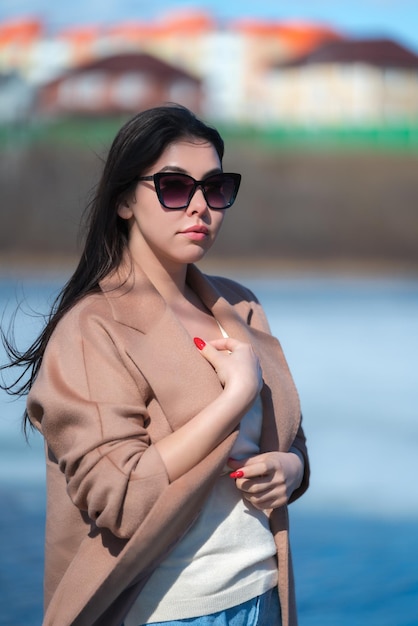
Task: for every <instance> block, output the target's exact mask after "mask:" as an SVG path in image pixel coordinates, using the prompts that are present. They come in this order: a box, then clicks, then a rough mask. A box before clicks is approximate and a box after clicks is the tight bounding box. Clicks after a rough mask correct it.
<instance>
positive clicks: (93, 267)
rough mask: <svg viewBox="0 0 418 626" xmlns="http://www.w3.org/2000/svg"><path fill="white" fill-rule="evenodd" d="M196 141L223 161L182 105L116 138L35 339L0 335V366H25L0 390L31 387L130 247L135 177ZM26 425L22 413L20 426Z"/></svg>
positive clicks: (213, 134) (138, 119) (162, 109)
mask: <svg viewBox="0 0 418 626" xmlns="http://www.w3.org/2000/svg"><path fill="white" fill-rule="evenodd" d="M187 138H191V139H194V138H196V139H199V140H203V141H207V142H209V143H211V144H212V145H213V146H214V148H215V150H216V152H217V154H218V156H219V159H220V161H221V162H222V159H223V154H224V142H223V140H222V138H221V136H220V135H219V133H218V131H217V130H215V129H214V128H212V127H210V126H208V125H207V124H205V123H204V122H202V121H201V120H199V119H198V118H197V117H196V116H195V115H194V114H193V113H192V112H191V111H189V110H188V109H186V108H185V107H182V106H180V105H166V106H159V107H155V108H152V109H148V110H146V111H142V112H141V113H138V114H137V115H136V116H135V117H133V118H132V119H131V120H129V121H128V122H127V123H126V124H124V125H123V126H122V128H121V129H120V131H119V132H118V134H117V135H116V137H115V139H114V141H113V143H112V145H111V147H110V150H109V153H108V156H107V159H106V162H105V165H104V169H103V173H102V176H101V179H100V181H99V183H98V185H97V188H96V191H95V194H94V197H93V199H92V201H91V202H90V204H89V205H88V207H87V210H86V229H85V244H84V250H83V252H82V255H81V258H80V261H79V264H78V266H77V268H76V270H75V272H74V274H73V275H72V276H71V278H70V279H69V281H68V282H67V283H66V285H64V287H63V289H62V290H61V292H60V293H59V294H58V296H57V298H56V299H55V301H54V303H53V305H52V308H51V312H50V314H49V315H48V316H47V318H46V324H45V326H44V329H43V331H42V332H41V334H40V335H39V337H38V338H37V339H36V340H35V341H34V342H33V344H32V345H31V346H30V347H29V348H28V349H27V350H26V351H24V352H20V351H19V350H18V349H17V347H16V346H15V343H14V341H13V338H12V336H11V333H9V336H7V335H6V334H5V333H4V332H3V331H1V336H2V341H3V345H4V347H5V349H6V352H7V354H8V357H9V360H10V362H9V363H8V364H6V365H3V366H1V367H0V370H5V369H8V368H11V367H14V366H19V367H21V368H23V371H22V372H21V373H20V375H19V377H18V378H17V379H16V380H15V381H14V382H12V383H11V384H6V383H4V382H3V383H0V387H1V388H2V389H4V390H6V391H7V392H8V393H10V394H12V395H16V396H21V395H24V394H26V393H27V392H28V391H29V390H30V388H31V387H32V385H33V382H34V380H35V378H36V376H37V373H38V371H39V368H40V366H41V363H42V358H43V355H44V352H45V348H46V345H47V343H48V341H49V338H50V337H51V334H52V332H53V331H54V328H55V327H56V325H57V324H58V322H59V320H60V319H61V318H62V317H63V315H64V314H65V313H66V312H67V311H68V310H69V309H70V308H71V307H72V306H74V304H75V303H76V302H78V301H79V300H80V299H81V298H83V297H84V296H86V295H87V294H89V293H92V292H94V291H97V289H98V285H99V281H100V280H102V279H103V278H104V277H105V276H106V275H108V274H109V273H110V272H111V271H112V270H114V269H116V268H117V267H118V266H119V264H120V262H121V260H122V254H123V252H124V250H125V248H126V246H127V243H128V225H127V221H126V220H124V219H121V218H120V217H119V216H118V213H117V208H118V206H119V205H120V204H121V203H123V201H124V200H126V199H127V198H128V197H129V196H130V194H131V193H132V192H133V190H134V189H135V186H136V184H137V179H138V177H139V176H141V175H142V174H143V172H145V171H146V170H148V169H149V168H150V167H152V165H153V164H154V163H155V162H156V161H157V160H158V159H159V157H160V156H161V154H162V153H163V152H164V150H165V149H166V148H167V147H168V146H169V144H171V143H172V142H174V141H176V140H179V139H187ZM27 423H28V415H27V412H26V411H25V414H24V426H25V427H26V425H27Z"/></svg>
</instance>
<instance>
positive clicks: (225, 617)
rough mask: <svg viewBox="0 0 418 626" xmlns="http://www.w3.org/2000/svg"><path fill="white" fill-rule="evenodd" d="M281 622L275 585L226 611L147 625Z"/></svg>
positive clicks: (276, 625)
mask: <svg viewBox="0 0 418 626" xmlns="http://www.w3.org/2000/svg"><path fill="white" fill-rule="evenodd" d="M281 623H282V619H281V614H280V604H279V596H278V593H277V587H274V588H273V589H270V591H266V593H263V595H262V596H257V597H256V598H252V599H251V600H248V601H247V602H243V604H238V605H237V606H233V607H232V608H230V609H226V610H225V611H219V612H218V613H212V614H211V615H202V616H201V617H189V618H187V619H177V620H176V619H175V620H171V621H169V622H152V624H148V625H147V626H186V625H187V626H281Z"/></svg>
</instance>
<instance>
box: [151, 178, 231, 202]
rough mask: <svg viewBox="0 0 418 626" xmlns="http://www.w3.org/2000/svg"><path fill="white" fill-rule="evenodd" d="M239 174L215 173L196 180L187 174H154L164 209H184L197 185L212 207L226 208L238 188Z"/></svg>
mask: <svg viewBox="0 0 418 626" xmlns="http://www.w3.org/2000/svg"><path fill="white" fill-rule="evenodd" d="M240 180H241V177H240V175H239V174H215V175H214V176H208V178H206V179H205V180H204V181H202V182H198V181H195V180H194V178H192V177H191V176H188V175H187V174H171V173H167V174H166V173H161V174H156V175H155V184H156V189H157V193H158V197H159V199H160V202H161V204H162V205H163V206H165V207H166V209H184V208H186V207H187V206H189V204H190V201H191V199H192V197H193V194H194V192H195V191H196V189H197V185H199V186H201V188H202V190H203V194H204V196H205V200H206V202H207V204H208V205H209V206H210V207H211V208H212V209H226V208H228V207H229V206H231V204H233V202H234V200H235V197H236V195H237V191H238V188H239V184H240Z"/></svg>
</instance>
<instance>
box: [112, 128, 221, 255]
mask: <svg viewBox="0 0 418 626" xmlns="http://www.w3.org/2000/svg"><path fill="white" fill-rule="evenodd" d="M221 171H222V168H221V163H220V160H219V157H218V154H217V152H216V150H215V148H214V146H213V145H212V144H211V143H206V142H202V141H199V140H197V139H196V140H181V141H176V142H174V143H172V144H171V145H169V146H168V147H167V148H166V150H165V151H164V152H163V154H162V155H161V157H160V158H159V159H158V161H157V162H156V163H155V164H154V165H153V166H152V168H150V170H149V171H146V172H143V175H144V176H149V175H152V174H156V173H158V172H176V173H179V172H180V173H183V174H188V175H189V176H192V177H193V178H195V179H196V180H203V179H204V178H206V177H207V176H209V175H211V174H216V173H219V172H221ZM118 214H119V216H120V217H122V218H124V219H127V220H129V222H130V225H129V228H130V230H129V249H130V251H131V253H132V255H133V258H134V259H135V258H137V259H138V261H140V262H141V261H142V262H144V261H145V260H146V259H148V258H152V257H153V258H154V259H155V260H158V261H160V262H162V263H164V265H166V264H167V263H169V264H185V263H194V262H196V261H199V259H201V258H202V257H203V256H204V254H205V253H206V251H207V250H209V248H210V247H211V246H212V244H213V243H214V241H215V239H216V236H217V234H218V232H219V229H220V227H221V224H222V222H223V219H224V214H225V212H224V210H217V209H211V208H210V207H209V206H208V205H207V203H206V200H205V198H204V196H203V193H202V190H201V188H200V187H198V188H197V190H196V192H195V194H194V195H193V197H192V199H191V201H190V204H189V206H188V207H187V208H185V209H176V210H173V209H167V208H164V207H163V206H162V205H161V204H160V202H159V200H158V197H157V194H156V191H155V185H154V182H153V181H152V180H150V181H140V182H138V185H137V187H136V189H135V192H134V194H133V197H132V198H130V199H128V201H127V203H126V204H123V205H120V206H119V209H118Z"/></svg>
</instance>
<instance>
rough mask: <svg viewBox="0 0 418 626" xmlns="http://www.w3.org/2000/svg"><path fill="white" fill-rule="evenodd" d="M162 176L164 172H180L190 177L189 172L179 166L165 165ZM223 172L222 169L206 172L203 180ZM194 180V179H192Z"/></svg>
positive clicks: (161, 170)
mask: <svg viewBox="0 0 418 626" xmlns="http://www.w3.org/2000/svg"><path fill="white" fill-rule="evenodd" d="M159 172H160V174H162V173H164V172H178V173H179V174H186V176H190V174H189V172H188V171H187V170H185V169H184V168H182V167H179V166H178V165H165V166H164V167H163V168H161V169H160V170H159ZM221 173H222V170H221V168H220V167H215V168H214V169H212V170H210V171H209V172H206V174H205V175H204V177H203V178H207V177H208V176H213V175H214V174H221ZM192 178H193V177H192Z"/></svg>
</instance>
